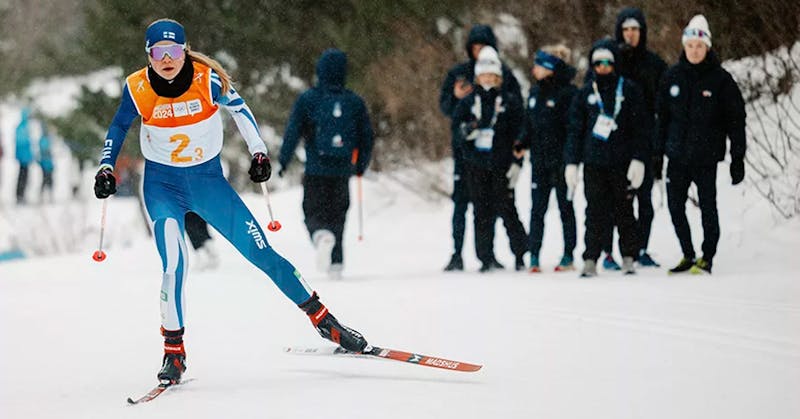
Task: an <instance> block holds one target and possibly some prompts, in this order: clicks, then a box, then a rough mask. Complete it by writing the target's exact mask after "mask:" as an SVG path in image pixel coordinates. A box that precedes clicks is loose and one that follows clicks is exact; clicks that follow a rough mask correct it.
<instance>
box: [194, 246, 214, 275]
mask: <svg viewBox="0 0 800 419" xmlns="http://www.w3.org/2000/svg"><path fill="white" fill-rule="evenodd" d="M195 252H196V254H197V263H196V264H195V266H196V267H197V270H198V271H213V270H214V269H217V267H218V266H219V255H218V254H217V250H216V248H215V246H214V244H213V243H212V241H211V240H206V241H205V243H203V245H202V246H200V247H199V248H197V249H195Z"/></svg>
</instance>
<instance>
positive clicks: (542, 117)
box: [520, 61, 578, 170]
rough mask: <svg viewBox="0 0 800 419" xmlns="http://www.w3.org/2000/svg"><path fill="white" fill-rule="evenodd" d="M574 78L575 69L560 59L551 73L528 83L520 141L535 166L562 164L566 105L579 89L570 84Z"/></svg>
mask: <svg viewBox="0 0 800 419" xmlns="http://www.w3.org/2000/svg"><path fill="white" fill-rule="evenodd" d="M573 78H575V69H574V68H573V67H571V66H569V65H567V64H566V63H564V62H563V61H562V62H559V64H558V66H557V67H556V68H555V69H554V71H553V75H552V76H550V77H548V78H546V79H543V80H539V81H537V82H536V83H535V84H534V85H533V86H531V89H530V92H529V94H528V104H527V107H526V108H525V120H524V122H523V125H522V130H521V132H520V142H521V143H522V146H523V147H525V148H528V149H530V151H531V153H530V154H531V165H532V166H533V169H534V170H545V169H553V168H557V167H561V166H562V165H563V164H564V160H563V158H564V157H563V156H564V143H565V142H566V141H567V124H568V122H569V121H568V116H569V107H570V104H571V103H572V98H573V97H574V96H575V93H577V91H578V88H577V87H575V85H573V84H572V79H573Z"/></svg>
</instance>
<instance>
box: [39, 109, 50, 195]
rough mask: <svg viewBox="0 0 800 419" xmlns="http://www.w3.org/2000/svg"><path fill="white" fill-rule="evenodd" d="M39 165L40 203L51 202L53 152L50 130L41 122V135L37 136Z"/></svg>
mask: <svg viewBox="0 0 800 419" xmlns="http://www.w3.org/2000/svg"><path fill="white" fill-rule="evenodd" d="M39 166H40V167H41V168H42V190H41V198H40V200H39V202H41V203H43V204H44V203H47V202H49V203H52V202H53V153H52V143H51V141H50V132H49V130H48V128H47V125H45V124H44V123H42V135H41V136H40V137H39Z"/></svg>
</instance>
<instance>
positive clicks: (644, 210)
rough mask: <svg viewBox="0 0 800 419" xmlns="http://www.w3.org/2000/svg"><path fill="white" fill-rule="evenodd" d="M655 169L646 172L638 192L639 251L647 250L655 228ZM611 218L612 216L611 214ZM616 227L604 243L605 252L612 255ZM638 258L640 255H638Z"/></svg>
mask: <svg viewBox="0 0 800 419" xmlns="http://www.w3.org/2000/svg"><path fill="white" fill-rule="evenodd" d="M653 182H654V178H653V169H652V168H651V167H650V166H647V167H646V168H645V171H644V180H642V186H640V187H639V189H637V190H636V195H635V196H636V202H637V204H636V206H637V211H638V214H637V215H636V231H637V232H638V234H639V241H640V243H639V250H647V246H648V245H649V244H650V231H651V229H652V226H653V217H654V216H655V211H653ZM609 218H611V214H609ZM613 243H614V226H613V225H612V226H611V228H610V229H609V230H608V234H607V236H606V241H605V242H604V243H603V251H604V252H606V253H608V254H611V251H612V249H613V247H614V245H613ZM637 256H638V254H637Z"/></svg>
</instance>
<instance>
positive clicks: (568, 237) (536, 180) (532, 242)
mask: <svg viewBox="0 0 800 419" xmlns="http://www.w3.org/2000/svg"><path fill="white" fill-rule="evenodd" d="M553 188H555V190H556V200H557V201H558V210H559V212H560V213H561V229H562V232H563V234H564V254H565V255H568V256H572V253H573V252H574V251H575V243H576V241H577V233H576V232H575V230H576V228H575V209H574V208H573V206H572V202H571V201H569V200H567V183H566V181H565V180H564V168H563V167H556V168H553V169H542V170H534V171H533V174H532V176H531V201H532V206H531V229H530V231H531V234H530V239H529V242H528V248H529V250H530V251H531V256H536V257H538V256H539V250H541V248H542V237H543V236H544V215H545V213H546V212H547V207H548V205H549V204H550V191H551V190H552V189H553Z"/></svg>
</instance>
